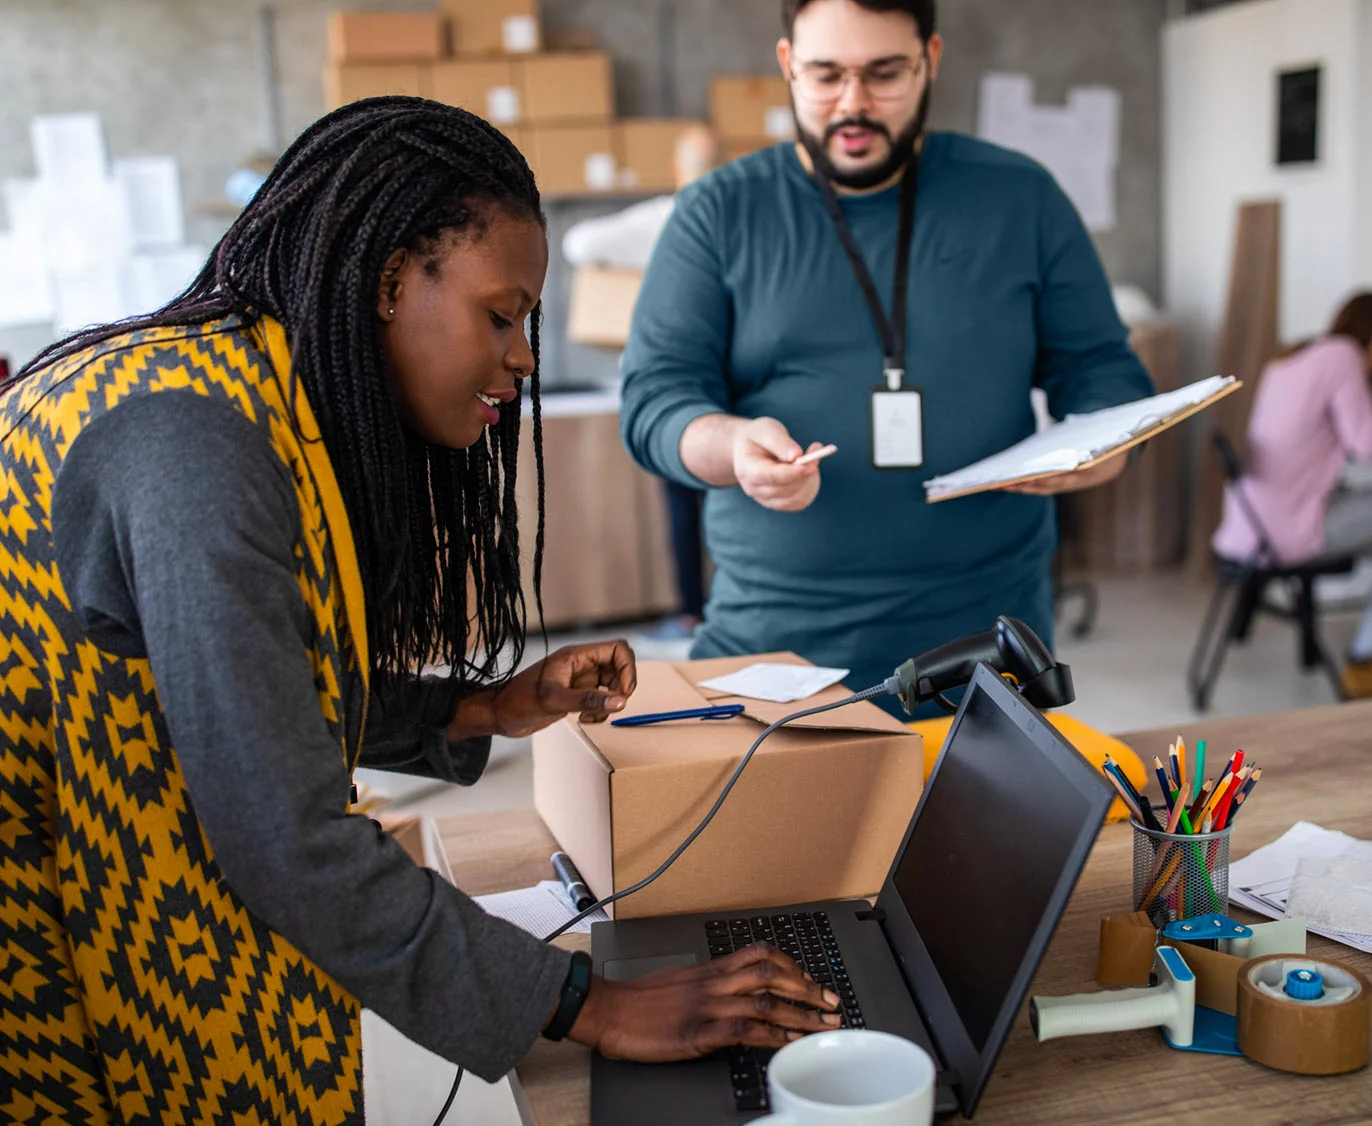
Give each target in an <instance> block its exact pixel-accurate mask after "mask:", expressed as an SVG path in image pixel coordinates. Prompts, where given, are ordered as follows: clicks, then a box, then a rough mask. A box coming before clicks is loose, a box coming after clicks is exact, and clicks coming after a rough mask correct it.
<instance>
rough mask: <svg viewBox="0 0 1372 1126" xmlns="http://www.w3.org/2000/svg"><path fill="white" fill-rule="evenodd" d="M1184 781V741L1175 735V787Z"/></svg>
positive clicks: (1179, 786) (1178, 787)
mask: <svg viewBox="0 0 1372 1126" xmlns="http://www.w3.org/2000/svg"><path fill="white" fill-rule="evenodd" d="M1185 781H1186V742H1185V740H1183V739H1182V737H1181V736H1180V735H1178V736H1177V789H1179V790H1180V789H1181V785H1182V783H1183V782H1185Z"/></svg>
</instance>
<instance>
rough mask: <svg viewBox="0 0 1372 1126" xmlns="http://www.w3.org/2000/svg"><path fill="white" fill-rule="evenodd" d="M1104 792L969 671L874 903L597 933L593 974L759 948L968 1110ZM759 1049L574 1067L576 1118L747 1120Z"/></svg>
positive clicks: (1033, 718)
mask: <svg viewBox="0 0 1372 1126" xmlns="http://www.w3.org/2000/svg"><path fill="white" fill-rule="evenodd" d="M1113 796H1114V792H1113V791H1112V790H1111V788H1110V787H1109V785H1108V784H1107V783H1106V782H1105V780H1104V779H1103V778H1102V777H1101V774H1100V771H1098V770H1096V769H1095V768H1093V767H1092V766H1091V765H1090V764H1089V763H1088V762H1087V761H1086V760H1085V759H1084V758H1082V757H1081V755H1079V754H1078V753H1077V752H1076V751H1075V750H1073V749H1072V746H1071V745H1070V744H1069V743H1068V742H1067V741H1066V740H1065V739H1063V737H1062V736H1061V735H1059V734H1058V732H1057V730H1056V729H1055V728H1054V727H1053V726H1052V725H1051V724H1049V723H1048V722H1047V721H1046V720H1045V719H1044V718H1043V716H1042V715H1041V714H1040V713H1039V712H1038V711H1037V710H1036V709H1035V708H1034V707H1033V706H1032V705H1030V704H1028V703H1026V702H1025V701H1024V700H1023V699H1022V698H1021V697H1020V696H1019V695H1018V693H1016V692H1015V690H1014V689H1013V688H1011V687H1010V686H1009V685H1008V684H1007V683H1006V682H1005V681H1004V680H1002V679H1001V677H1000V676H999V675H997V674H996V673H995V672H994V671H992V670H991V668H990V667H989V666H987V665H985V664H982V665H979V666H978V667H977V669H976V672H975V674H974V675H973V677H972V680H971V682H970V683H969V685H968V686H967V690H966V691H965V692H964V693H963V697H962V702H961V704H960V705H959V707H958V710H957V715H956V716H955V718H954V720H953V725H952V727H951V729H950V730H949V732H948V738H947V740H946V741H945V743H944V746H943V750H942V752H941V753H940V755H939V759H938V763H937V765H936V766H935V768H934V773H933V775H932V776H931V777H930V779H929V782H928V784H927V785H926V786H925V788H924V792H923V794H922V795H921V797H920V801H919V805H918V807H917V808H916V810H915V814H914V817H913V819H912V820H911V822H910V827H909V828H908V829H907V830H906V832H905V838H904V839H903V840H902V841H901V843H900V847H899V848H898V849H897V850H896V854H895V858H894V860H893V862H892V864H891V869H890V872H889V874H888V875H887V877H886V881H885V883H884V884H883V885H882V889H881V893H880V895H879V896H878V898H877V901H876V905H875V907H873V905H872V904H870V903H868V902H867V901H866V900H847V901H837V902H834V901H830V902H824V903H803V904H798V905H791V906H766V907H764V906H762V905H759V906H758V907H756V908H753V909H750V910H744V911H719V912H714V913H710V914H704V915H676V916H671V917H664V918H655V919H629V920H624V921H618V922H610V923H597V924H595V926H594V927H592V928H591V956H592V960H593V961H594V965H595V971H596V972H597V973H600V974H603V975H605V977H607V978H610V979H611V980H619V981H627V980H632V979H634V978H637V977H641V976H643V975H645V974H649V973H653V972H655V971H657V970H662V969H669V968H671V967H674V966H681V965H689V964H692V963H699V962H704V961H706V960H708V959H711V958H718V957H724V956H726V955H727V954H729V953H732V952H733V951H734V950H736V949H742V948H743V947H744V946H747V945H749V944H750V943H752V942H756V941H766V942H772V943H774V944H775V945H777V946H778V947H780V948H781V949H782V950H785V951H786V952H787V953H789V954H790V955H791V956H792V957H793V958H795V959H796V961H797V962H799V963H800V964H801V965H803V966H804V967H805V968H806V970H807V972H809V973H810V975H811V976H812V977H814V978H815V979H816V981H818V982H820V984H822V985H824V986H825V987H826V988H829V989H832V990H834V992H836V993H838V994H839V996H840V997H841V998H842V1001H843V1010H842V1017H843V1026H844V1027H849V1028H874V1029H879V1030H881V1031H883V1032H891V1033H895V1034H896V1035H898V1036H903V1037H905V1038H906V1039H907V1040H912V1041H914V1042H915V1043H916V1044H918V1045H920V1046H921V1047H922V1048H924V1049H925V1050H926V1051H927V1052H928V1053H929V1054H930V1055H931V1056H932V1057H933V1059H934V1063H935V1066H936V1068H937V1070H938V1078H937V1090H936V1094H935V1112H936V1113H937V1114H938V1115H939V1116H941V1117H942V1116H947V1115H952V1114H955V1113H958V1112H961V1113H962V1114H963V1115H965V1116H967V1117H971V1115H972V1114H973V1112H974V1111H975V1110H976V1108H977V1103H978V1101H979V1100H980V1099H981V1095H982V1092H983V1091H984V1090H985V1088H986V1083H987V1080H988V1079H989V1078H990V1076H991V1071H992V1069H993V1068H994V1067H995V1063H996V1059H997V1057H998V1056H999V1055H1000V1050H1001V1048H1002V1046H1003V1045H1004V1043H1005V1038H1006V1036H1007V1035H1008V1034H1009V1031H1010V1027H1011V1025H1012V1023H1013V1022H1014V1019H1015V1016H1016V1014H1017V1013H1018V1011H1019V1007H1020V1005H1021V1003H1022V1002H1023V1001H1024V996H1025V994H1026V993H1027V992H1028V990H1029V985H1030V982H1031V981H1032V980H1033V977H1034V973H1035V972H1036V971H1037V969H1038V965H1039V961H1040V960H1041V959H1042V957H1043V953H1044V950H1045V949H1046V948H1047V946H1048V943H1049V940H1050V939H1051V938H1052V936H1053V931H1054V929H1055V928H1056V927H1057V924H1058V920H1059V919H1060V918H1061V917H1062V912H1063V910H1064V909H1065V908H1066V906H1067V901H1068V899H1069V898H1070V897H1071V894H1072V889H1073V888H1074V887H1075V886H1076V882H1077V877H1078V876H1079V875H1080V874H1081V870H1082V868H1083V866H1084V865H1085V864H1086V858H1087V856H1088V855H1089V853H1090V851H1091V846H1092V845H1093V844H1094V842H1095V839H1096V834H1097V833H1098V832H1099V831H1100V826H1101V823H1102V822H1103V821H1104V819H1105V814H1106V811H1107V810H1108V809H1109V806H1110V802H1111V799H1112V797H1113ZM773 1054H774V1053H773V1052H768V1051H765V1050H760V1049H753V1048H733V1049H729V1050H727V1051H725V1052H721V1053H718V1054H716V1055H713V1056H709V1057H707V1058H705V1059H700V1060H692V1061H690V1062H686V1063H672V1064H637V1063H628V1062H625V1061H622V1060H608V1059H605V1058H603V1057H601V1056H599V1055H595V1056H593V1057H592V1060H591V1126H630V1124H631V1123H640V1122H643V1121H644V1115H645V1113H647V1111H648V1110H649V1109H651V1114H652V1119H653V1121H654V1122H655V1123H658V1124H660V1126H673V1124H677V1123H680V1124H681V1126H687V1124H689V1126H698V1124H700V1123H736V1122H749V1121H752V1120H753V1119H755V1118H759V1117H762V1116H763V1115H765V1114H766V1113H768V1110H769V1107H768V1103H767V1082H766V1066H767V1061H768V1059H770V1058H771V1055H773Z"/></svg>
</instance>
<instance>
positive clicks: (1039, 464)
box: [924, 375, 1239, 502]
mask: <svg viewBox="0 0 1372 1126" xmlns="http://www.w3.org/2000/svg"><path fill="white" fill-rule="evenodd" d="M1238 386H1239V383H1238V381H1237V380H1236V379H1235V378H1234V377H1233V376H1219V375H1217V376H1214V377H1212V378H1210V379H1202V380H1199V381H1198V382H1196V383H1192V384H1191V385H1190V386H1188V387H1182V388H1179V389H1178V390H1176V391H1168V392H1166V393H1165V394H1162V395H1154V396H1153V397H1152V398H1150V399H1140V400H1138V401H1137V402H1134V403H1124V404H1122V405H1121V406H1118V407H1107V408H1106V409H1105V410H1099V411H1093V412H1092V413H1090V414H1077V415H1068V416H1067V417H1066V418H1065V419H1063V420H1062V421H1061V422H1058V423H1055V424H1054V425H1052V426H1049V427H1048V428H1047V429H1045V430H1040V431H1039V432H1038V433H1037V434H1034V435H1033V436H1031V437H1029V438H1026V439H1024V441H1022V442H1018V443H1016V444H1015V445H1013V446H1011V447H1010V448H1009V449H1008V450H1001V452H1000V453H998V454H992V455H991V456H990V457H988V458H983V459H982V460H981V461H978V462H975V463H973V464H972V465H969V466H966V467H965V468H963V469H959V470H957V471H955V472H953V473H945V474H943V475H942V476H940V477H933V478H931V479H930V480H928V481H926V482H925V483H924V491H925V495H926V499H928V500H929V501H931V502H932V501H938V500H949V499H951V498H952V497H958V496H965V495H966V494H968V493H977V492H982V491H984V490H986V489H995V488H1000V487H1001V486H1003V485H1008V484H1011V483H1013V482H1017V481H1027V480H1030V479H1032V478H1035V477H1044V476H1047V475H1049V474H1052V473H1068V472H1071V471H1072V470H1074V469H1084V468H1086V467H1088V466H1090V465H1092V464H1093V463H1095V462H1096V461H1099V460H1100V459H1101V458H1103V457H1106V456H1108V455H1109V454H1111V453H1116V452H1121V451H1123V450H1125V449H1128V448H1129V447H1130V446H1132V445H1135V444H1137V443H1138V442H1140V441H1142V440H1144V439H1146V438H1148V437H1150V436H1152V435H1153V434H1155V433H1157V432H1158V431H1160V430H1163V429H1165V428H1166V427H1168V426H1171V425H1173V424H1175V423H1177V422H1180V421H1182V419H1184V418H1188V417H1189V416H1190V415H1192V414H1194V413H1195V412H1196V411H1198V410H1201V409H1202V408H1203V407H1206V406H1209V405H1210V403H1212V402H1214V401H1216V400H1218V399H1220V398H1222V397H1223V396H1224V395H1227V394H1229V393H1230V392H1231V391H1233V390H1236V389H1237V388H1238Z"/></svg>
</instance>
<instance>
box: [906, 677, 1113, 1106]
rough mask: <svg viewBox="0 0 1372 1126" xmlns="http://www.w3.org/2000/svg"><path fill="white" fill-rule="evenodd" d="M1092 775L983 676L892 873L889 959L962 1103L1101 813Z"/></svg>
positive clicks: (969, 695) (992, 1050) (1102, 796)
mask: <svg viewBox="0 0 1372 1126" xmlns="http://www.w3.org/2000/svg"><path fill="white" fill-rule="evenodd" d="M1096 773H1097V772H1096V771H1095V770H1094V769H1093V768H1092V767H1091V766H1090V765H1089V764H1088V763H1087V762H1086V761H1085V760H1084V759H1082V758H1081V757H1080V756H1079V755H1078V754H1077V753H1076V752H1075V751H1074V750H1072V749H1071V747H1070V746H1069V745H1068V744H1067V743H1066V742H1065V741H1064V740H1063V739H1062V737H1061V736H1060V735H1058V733H1057V732H1056V730H1055V729H1053V728H1052V726H1051V725H1050V724H1048V723H1047V721H1045V720H1044V719H1043V717H1042V716H1040V715H1039V714H1038V712H1036V711H1035V710H1034V709H1033V708H1032V707H1030V706H1029V705H1028V704H1025V703H1024V702H1023V701H1022V700H1021V699H1020V698H1019V697H1018V695H1017V694H1016V693H1015V692H1014V691H1013V690H1012V689H1011V688H1009V687H1008V686H1007V685H1005V684H1004V682H1002V681H1001V680H1000V678H999V677H998V676H996V675H995V674H994V673H992V672H991V671H990V670H989V669H986V668H984V667H983V668H981V669H979V670H978V672H977V675H976V676H975V677H974V678H973V681H972V684H971V685H970V686H969V687H968V689H967V692H966V693H965V695H964V699H963V702H962V706H961V707H960V708H959V710H958V716H957V718H956V720H955V721H954V723H953V726H952V728H951V730H950V731H949V736H948V741H947V744H946V745H945V747H944V750H943V752H942V755H941V757H940V758H939V762H938V766H937V768H936V770H935V773H934V775H933V776H932V777H931V778H930V780H929V784H928V785H927V786H926V787H925V791H924V795H923V797H922V798H921V802H920V807H919V810H918V812H917V813H916V815H915V819H914V822H913V824H912V826H911V829H910V831H909V833H908V834H907V836H906V840H905V842H904V844H903V846H902V848H901V851H900V852H899V853H898V855H897V857H896V860H895V863H894V865H893V866H892V869H891V874H890V877H889V878H888V880H887V886H886V888H885V889H884V891H883V895H882V906H883V907H884V908H885V909H886V910H887V913H888V916H890V917H891V921H890V923H889V924H888V935H889V937H890V938H891V940H892V947H893V950H894V951H895V953H896V954H897V956H898V958H899V960H900V961H901V962H902V967H903V969H904V970H905V972H906V975H907V977H909V978H911V984H912V986H913V987H914V992H915V996H916V999H917V1001H918V1002H919V1003H920V1007H921V1009H922V1010H924V1016H925V1020H926V1022H927V1023H928V1024H929V1031H930V1034H931V1035H932V1036H933V1037H934V1041H935V1043H936V1044H938V1045H939V1049H940V1051H941V1052H943V1053H944V1054H945V1055H946V1056H948V1057H949V1058H947V1059H945V1061H944V1062H945V1064H946V1065H947V1066H949V1067H954V1068H956V1069H957V1070H958V1072H959V1075H960V1078H961V1080H962V1082H963V1084H965V1085H971V1086H973V1087H975V1090H973V1091H967V1090H964V1092H963V1094H964V1095H968V1094H970V1096H971V1099H972V1105H975V1100H976V1098H977V1097H979V1095H980V1086H981V1085H983V1084H984V1082H985V1079H986V1078H987V1077H989V1073H990V1070H991V1068H992V1067H993V1066H994V1063H995V1058H996V1056H997V1055H998V1054H999V1052H1000V1047H1001V1044H1002V1043H1003V1042H1004V1038H1005V1034H1006V1033H1007V1032H1008V1030H1009V1025H1010V1022H1011V1021H1013V1019H1014V1016H1015V1014H1016V1012H1017V1010H1018V1008H1019V1005H1020V1002H1021V1001H1022V1000H1023V998H1024V994H1025V992H1026V991H1027V989H1028V987H1029V980H1030V979H1031V978H1032V976H1033V973H1034V971H1035V970H1036V969H1037V966H1038V962H1039V959H1040V957H1041V956H1042V953H1043V950H1044V948H1045V947H1046V945H1047V943H1048V940H1049V938H1051V936H1052V932H1053V929H1054V927H1055V926H1056V925H1057V920H1058V918H1059V916H1060V915H1061V912H1062V909H1063V907H1064V906H1065V905H1066V900H1067V897H1068V896H1069V895H1070V894H1071V890H1072V887H1073V885H1074V884H1075V883H1076V878H1077V875H1078V874H1079V873H1080V870H1081V867H1082V865H1083V864H1084V863H1085V859H1086V856H1087V854H1088V853H1089V851H1090V848H1091V845H1092V843H1093V842H1094V840H1095V837H1096V833H1097V831H1098V830H1099V828H1100V824H1101V821H1102V819H1103V818H1104V815H1105V811H1106V809H1107V808H1108V806H1109V800H1110V791H1109V788H1108V787H1107V786H1106V785H1105V784H1104V783H1103V781H1101V780H1100V779H1099V778H1098V777H1096V776H1095V775H1096ZM892 892H894V898H895V899H897V900H898V901H899V906H900V908H901V909H902V910H900V911H892V906H893V904H892V902H891V901H892V898H893V896H892ZM910 929H913V932H914V934H913V936H911V935H910V934H909V930H910ZM959 1057H961V1058H959ZM970 1109H971V1108H970V1107H969V1106H966V1105H964V1113H967V1112H968V1111H969V1110H970Z"/></svg>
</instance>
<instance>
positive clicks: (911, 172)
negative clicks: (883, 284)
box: [814, 152, 919, 391]
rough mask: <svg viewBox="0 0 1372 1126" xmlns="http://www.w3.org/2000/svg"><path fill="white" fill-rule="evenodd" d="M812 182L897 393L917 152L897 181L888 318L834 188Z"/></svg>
mask: <svg viewBox="0 0 1372 1126" xmlns="http://www.w3.org/2000/svg"><path fill="white" fill-rule="evenodd" d="M814 180H815V183H816V184H818V185H819V191H820V194H821V195H822V196H823V197H824V203H825V206H826V207H827V208H828V209H829V218H830V219H832V220H833V222H834V228H835V229H836V230H837V231H838V237H839V241H840V242H841V243H843V251H844V253H845V254H847V255H848V262H849V264H850V265H851V266H852V267H853V274H854V276H855V277H856V278H857V283H858V285H859V286H860V287H861V288H862V295H863V297H865V298H866V299H867V307H868V308H869V309H870V310H871V311H872V320H873V321H874V322H875V323H876V326H877V335H878V336H880V337H881V350H882V354H883V358H884V361H885V372H884V374H885V376H886V382H887V385H888V387H889V388H890V389H891V390H892V391H898V390H900V385H901V384H902V383H903V382H904V380H905V318H906V312H907V299H908V296H909V293H910V240H911V239H912V238H913V237H914V233H915V190H916V188H917V186H918V184H919V153H918V152H916V153H913V154H911V156H910V163H909V164H908V165H907V166H906V169H905V175H904V176H902V177H901V180H900V224H899V226H898V228H897V232H896V280H895V285H894V286H893V287H892V290H891V316H890V317H887V315H886V310H885V309H883V308H882V307H881V297H880V296H879V295H878V294H877V286H876V282H874V281H873V280H872V273H871V271H870V270H868V269H867V263H866V262H864V261H863V260H862V252H861V251H860V250H859V249H858V244H857V240H856V239H855V238H854V237H853V229H852V228H851V227H850V226H848V217H847V216H846V215H844V214H843V205H842V204H841V203H839V199H838V193H837V192H835V191H834V185H833V184H831V183H829V180H828V179H827V178H826V177H825V176H823V175H820V174H819V173H818V172H816V173H815V176H814Z"/></svg>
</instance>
